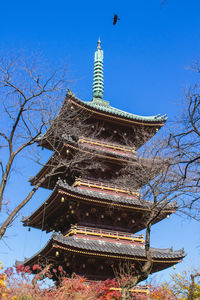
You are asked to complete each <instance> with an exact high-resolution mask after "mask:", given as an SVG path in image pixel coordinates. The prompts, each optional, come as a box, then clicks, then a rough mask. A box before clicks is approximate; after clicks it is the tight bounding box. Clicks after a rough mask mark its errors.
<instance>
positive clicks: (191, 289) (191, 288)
mask: <svg viewBox="0 0 200 300" xmlns="http://www.w3.org/2000/svg"><path fill="white" fill-rule="evenodd" d="M198 276H200V273H196V274H194V275H193V274H191V275H190V278H191V283H190V286H189V293H188V300H193V299H194V290H195V281H194V279H195V277H198Z"/></svg>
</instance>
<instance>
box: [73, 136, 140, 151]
mask: <svg viewBox="0 0 200 300" xmlns="http://www.w3.org/2000/svg"><path fill="white" fill-rule="evenodd" d="M78 143H81V144H90V145H94V146H97V147H101V148H109V149H111V150H114V151H122V152H131V153H135V148H134V147H129V146H124V145H119V144H115V143H109V142H107V141H102V140H95V139H88V138H85V137H80V138H79V140H78Z"/></svg>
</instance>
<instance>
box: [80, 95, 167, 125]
mask: <svg viewBox="0 0 200 300" xmlns="http://www.w3.org/2000/svg"><path fill="white" fill-rule="evenodd" d="M79 101H80V100H79ZM81 102H83V103H84V104H85V105H86V106H89V107H91V108H94V109H96V110H98V111H102V112H105V113H109V114H112V115H116V116H119V117H122V118H128V119H131V120H138V121H146V122H155V123H159V122H161V123H164V122H166V120H167V115H161V114H158V115H155V116H139V115H135V114H131V113H128V112H125V111H123V110H120V109H118V108H115V107H112V106H110V104H109V102H108V101H104V100H98V99H94V100H92V101H81Z"/></svg>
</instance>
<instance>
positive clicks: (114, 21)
mask: <svg viewBox="0 0 200 300" xmlns="http://www.w3.org/2000/svg"><path fill="white" fill-rule="evenodd" d="M118 20H120V19H119V18H118V15H114V18H113V25H115V24H116V23H117V21H118Z"/></svg>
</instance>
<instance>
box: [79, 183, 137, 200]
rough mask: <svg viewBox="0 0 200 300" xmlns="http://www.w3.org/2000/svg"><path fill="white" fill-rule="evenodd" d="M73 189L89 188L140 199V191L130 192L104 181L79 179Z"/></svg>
mask: <svg viewBox="0 0 200 300" xmlns="http://www.w3.org/2000/svg"><path fill="white" fill-rule="evenodd" d="M73 187H79V188H81V187H82V188H88V189H93V190H97V191H98V190H99V191H104V192H112V193H115V194H122V195H124V196H127V195H129V196H134V197H139V195H140V194H139V189H138V190H136V191H130V190H127V189H125V188H123V187H119V186H117V185H114V184H112V183H108V182H103V181H99V180H98V181H93V180H87V179H82V178H77V179H76V180H75V183H74V184H73Z"/></svg>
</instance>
